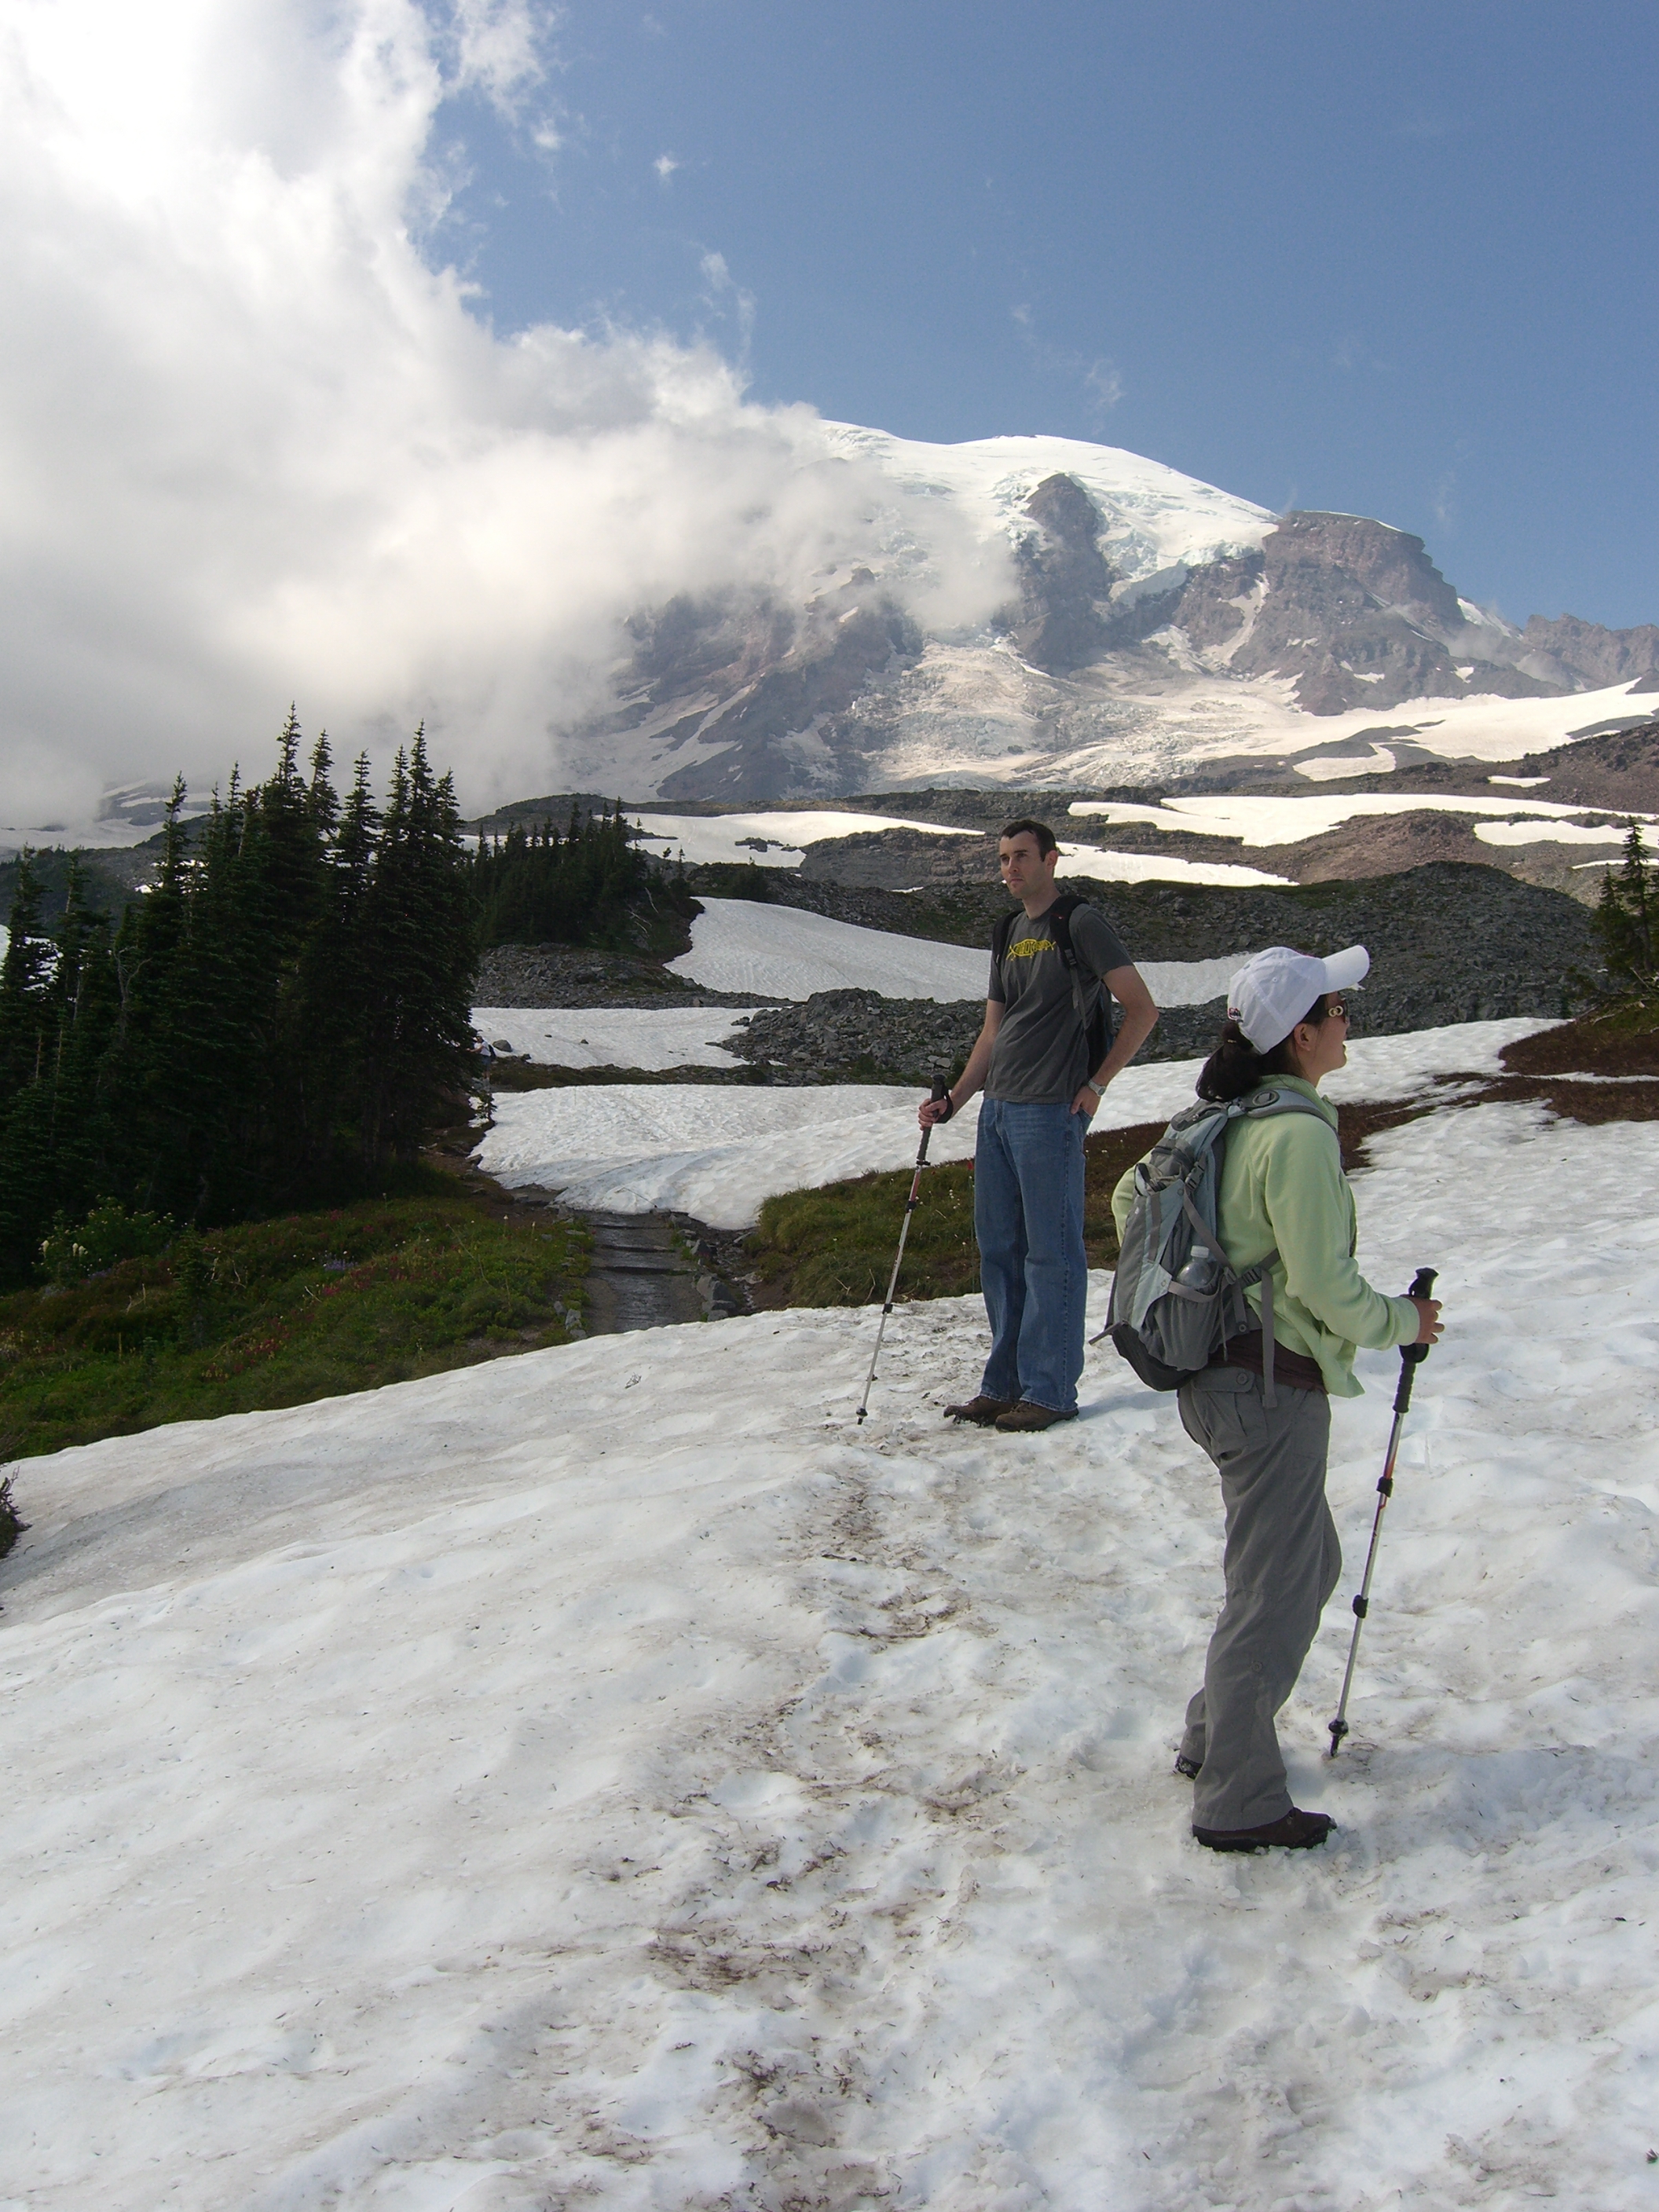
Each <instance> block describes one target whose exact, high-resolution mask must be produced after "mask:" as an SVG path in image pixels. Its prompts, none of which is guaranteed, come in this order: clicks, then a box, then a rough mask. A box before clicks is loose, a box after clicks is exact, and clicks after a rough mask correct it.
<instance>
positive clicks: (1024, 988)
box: [985, 906, 1130, 1105]
mask: <svg viewBox="0 0 1659 2212" xmlns="http://www.w3.org/2000/svg"><path fill="white" fill-rule="evenodd" d="M1053 911H1054V910H1053V908H1050V909H1049V911H1048V914H1045V915H1041V916H1040V917H1039V918H1038V920H1036V921H1027V920H1026V918H1025V916H1024V915H1023V914H1022V915H1016V916H1015V918H1014V926H1013V928H1012V930H1011V931H1010V933H1009V936H1008V943H1007V945H1006V949H1005V951H1004V952H1003V955H1002V958H1001V960H1000V961H998V960H995V959H993V961H992V963H991V987H990V989H989V990H988V991H987V994H986V996H987V998H989V999H990V1000H993V1001H994V1003H995V1004H996V1005H999V1006H1001V1008H1002V1010H1003V1012H1002V1026H1001V1028H1000V1030H998V1031H997V1036H996V1042H995V1043H994V1045H993V1046H992V1048H991V1065H990V1067H989V1068H988V1070H987V1073H986V1077H985V1095H986V1097H987V1098H1000V1099H1003V1100H1006V1102H1007V1103H1010V1104H1013V1103H1019V1104H1021V1105H1049V1104H1054V1103H1059V1102H1060V1101H1063V1102H1064V1103H1066V1104H1067V1105H1069V1104H1070V1103H1071V1102H1072V1100H1073V1098H1074V1097H1076V1096H1077V1094H1078V1091H1079V1089H1080V1088H1081V1086H1082V1085H1084V1084H1085V1083H1086V1082H1087V1081H1088V1079H1089V1078H1090V1077H1091V1075H1092V1074H1093V1073H1094V1069H1093V1068H1092V1067H1091V1066H1090V1065H1089V1041H1088V1037H1087V1035H1086V1033H1085V1029H1084V1026H1083V1024H1081V1023H1080V1022H1079V1020H1078V1012H1077V1000H1076V997H1075V994H1073V987H1072V980H1073V979H1072V973H1071V970H1070V969H1068V968H1067V967H1066V963H1065V962H1064V961H1063V960H1062V959H1061V958H1060V947H1059V946H1058V945H1056V944H1055V942H1054V925H1053V920H1052V916H1053ZM1071 932H1072V950H1073V951H1074V952H1075V953H1076V955H1077V957H1078V962H1079V966H1080V967H1081V969H1082V970H1083V975H1082V977H1081V979H1080V980H1081V981H1082V984H1083V1006H1084V1012H1085V1014H1086V1013H1088V1012H1091V1010H1092V1008H1093V1006H1094V1003H1095V995H1094V994H1096V993H1097V992H1098V991H1100V990H1101V989H1102V988H1103V986H1102V985H1101V984H1100V983H1099V982H1098V981H1091V977H1099V976H1102V975H1109V974H1110V973H1111V971H1112V969H1114V968H1127V967H1128V965H1129V964H1130V963H1129V955H1128V953H1127V951H1125V950H1124V945H1123V940H1122V939H1121V938H1120V937H1119V935H1118V933H1117V932H1116V931H1115V929H1114V928H1113V927H1112V925H1111V923H1110V922H1109V921H1107V919H1106V917H1105V915H1103V914H1101V913H1099V912H1097V909H1096V908H1093V907H1091V906H1079V907H1073V909H1072V916H1071Z"/></svg>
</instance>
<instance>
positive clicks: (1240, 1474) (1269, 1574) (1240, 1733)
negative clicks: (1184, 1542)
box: [1179, 1367, 1342, 1828]
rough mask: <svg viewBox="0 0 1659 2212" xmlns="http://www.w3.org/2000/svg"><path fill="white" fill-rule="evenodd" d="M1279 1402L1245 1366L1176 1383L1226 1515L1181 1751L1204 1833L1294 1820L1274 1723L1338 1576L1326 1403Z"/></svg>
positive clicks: (1294, 1393) (1305, 1393) (1305, 1399)
mask: <svg viewBox="0 0 1659 2212" xmlns="http://www.w3.org/2000/svg"><path fill="white" fill-rule="evenodd" d="M1277 1395H1278V1398H1279V1403H1278V1405H1277V1406H1273V1407H1267V1406H1264V1405H1263V1404H1262V1402H1261V1376H1259V1375H1252V1374H1251V1373H1250V1372H1249V1370H1248V1369H1245V1368H1242V1367H1209V1368H1206V1369H1205V1370H1204V1371H1203V1373H1202V1374H1200V1375H1195V1376H1194V1377H1193V1378H1192V1379H1191V1381H1190V1382H1187V1383H1182V1386H1181V1392H1180V1399H1179V1403H1180V1407H1181V1419H1182V1426H1183V1427H1184V1428H1185V1430H1186V1431H1187V1433H1188V1436H1189V1437H1191V1438H1192V1440H1193V1442H1194V1443H1195V1444H1199V1445H1200V1446H1201V1447H1202V1448H1203V1449H1204V1450H1205V1451H1206V1452H1207V1453H1208V1454H1209V1455H1210V1457H1211V1458H1212V1460H1213V1461H1214V1462H1215V1464H1216V1467H1217V1469H1218V1472H1219V1474H1220V1476H1221V1497H1222V1503H1223V1504H1224V1505H1225V1508H1226V1515H1227V1543H1226V1553H1225V1568H1226V1581H1227V1596H1226V1601H1225V1604H1224V1605H1223V1607H1222V1608H1221V1615H1220V1618H1219V1619H1218V1621H1217V1622H1216V1625H1215V1633H1214V1635H1213V1636H1212V1637H1211V1638H1210V1649H1209V1652H1208V1655H1207V1656H1206V1659H1205V1662H1204V1686H1203V1688H1202V1689H1201V1690H1200V1691H1198V1692H1196V1693H1195V1694H1194V1698H1193V1699H1192V1701H1191V1703H1190V1704H1189V1705H1188V1707H1187V1731H1186V1734H1185V1735H1184V1736H1183V1737H1182V1745H1181V1749H1182V1755H1183V1757H1185V1758H1188V1759H1193V1760H1194V1761H1196V1762H1198V1763H1199V1764H1200V1766H1201V1768H1202V1771H1201V1772H1200V1775H1199V1778H1198V1780H1197V1782H1196V1784H1194V1790H1193V1825H1194V1826H1195V1827H1200V1828H1255V1827H1260V1826H1263V1825H1264V1824H1265V1823H1266V1822H1267V1821H1270V1820H1279V1818H1280V1817H1281V1815H1283V1814H1285V1813H1288V1812H1289V1811H1290V1809H1291V1795H1290V1791H1289V1790H1288V1789H1287V1787H1286V1786H1285V1761H1284V1759H1282V1758H1281V1757H1280V1755H1279V1735H1278V1731H1277V1729H1275V1728H1274V1726H1273V1721H1274V1717H1275V1716H1276V1714H1277V1713H1278V1711H1279V1707H1280V1706H1281V1705H1283V1704H1284V1703H1285V1699H1287V1698H1288V1697H1289V1696H1290V1694H1291V1691H1292V1690H1293V1689H1294V1688H1295V1687H1296V1678H1297V1675H1298V1674H1300V1673H1301V1671H1302V1662H1303V1661H1304V1659H1305V1658H1306V1657H1307V1656H1308V1647H1309V1645H1310V1644H1311V1643H1312V1642H1313V1640H1314V1635H1315V1632H1316V1630H1317V1628H1318V1626H1319V1616H1320V1614H1321V1613H1322V1611H1323V1610H1324V1606H1325V1601H1326V1599H1327V1598H1328V1597H1329V1595H1330V1594H1331V1592H1332V1591H1333V1590H1334V1589H1335V1588H1336V1583H1337V1577H1338V1576H1339V1575H1340V1573H1341V1571H1342V1549H1341V1547H1340V1544H1339V1543H1338V1542H1337V1537H1336V1527H1335V1524H1334V1522H1333V1521H1332V1519H1331V1513H1330V1508H1329V1506H1328V1505H1327V1504H1326V1503H1325V1461H1326V1455H1327V1453H1328V1450H1329V1447H1330V1434H1331V1405H1330V1400H1329V1399H1328V1397H1327V1396H1326V1395H1325V1394H1324V1392H1323V1391H1322V1390H1292V1389H1287V1388H1286V1386H1285V1383H1282V1382H1280V1383H1279V1385H1278V1390H1277Z"/></svg>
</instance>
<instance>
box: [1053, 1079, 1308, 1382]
mask: <svg viewBox="0 0 1659 2212" xmlns="http://www.w3.org/2000/svg"><path fill="white" fill-rule="evenodd" d="M1279 1114H1311V1115H1314V1117H1315V1119H1316V1120H1317V1121H1324V1120H1325V1117H1324V1115H1322V1114H1321V1113H1320V1111H1319V1109H1318V1108H1317V1107H1316V1105H1314V1104H1313V1103H1312V1102H1311V1101H1310V1100H1309V1099H1306V1098H1303V1097H1299V1096H1298V1095H1297V1092H1295V1091H1275V1090H1273V1089H1272V1088H1271V1087H1269V1088H1267V1089H1264V1090H1261V1091H1250V1092H1249V1093H1248V1094H1247V1095H1246V1096H1245V1097H1243V1098H1234V1099H1230V1100H1229V1101H1228V1102H1227V1103H1225V1105H1214V1104H1212V1103H1210V1102H1209V1101H1207V1100H1205V1099H1200V1101H1199V1103H1197V1105H1195V1106H1188V1108H1187V1109H1185V1110H1184V1112H1182V1113H1180V1114H1177V1115H1176V1117H1175V1119H1174V1121H1171V1122H1170V1126H1169V1127H1168V1128H1167V1129H1166V1130H1165V1131H1164V1134H1163V1135H1162V1136H1161V1137H1160V1138H1159V1139H1158V1142H1157V1144H1155V1145H1154V1146H1152V1151H1151V1152H1148V1154H1147V1155H1146V1158H1145V1159H1144V1160H1142V1161H1141V1162H1139V1164H1138V1165H1137V1167H1136V1169H1135V1195H1134V1202H1133V1205H1132V1206H1131V1207H1130V1209H1129V1218H1128V1219H1127V1221H1126V1222H1125V1223H1124V1225H1123V1248H1122V1250H1121V1252H1120V1254H1119V1255H1118V1262H1117V1273H1115V1275H1114V1277H1113V1278H1112V1302H1111V1305H1110V1307H1109V1310H1108V1312H1107V1317H1106V1326H1105V1328H1103V1330H1102V1331H1101V1333H1100V1336H1097V1338H1096V1339H1095V1342H1096V1343H1097V1344H1098V1343H1099V1342H1100V1340H1101V1337H1107V1336H1109V1337H1110V1339H1111V1340H1112V1342H1113V1344H1114V1346H1115V1347H1116V1349H1117V1351H1118V1352H1120V1353H1121V1355H1122V1357H1123V1358H1125V1359H1127V1361H1128V1363H1129V1364H1130V1366H1131V1367H1133V1369H1134V1370H1135V1373H1136V1374H1137V1375H1138V1376H1139V1377H1140V1379H1141V1381H1142V1382H1143V1383H1147V1384H1149V1385H1150V1386H1151V1388H1152V1389H1154V1390H1174V1389H1177V1388H1178V1387H1179V1386H1180V1385H1181V1384H1182V1383H1184V1382H1185V1381H1186V1380H1187V1378H1188V1376H1189V1375H1195V1374H1197V1373H1198V1371H1199V1370H1200V1368H1203V1367H1207V1366H1208V1365H1209V1364H1210V1360H1211V1358H1212V1354H1214V1353H1215V1352H1220V1351H1223V1350H1225V1346H1226V1344H1227V1340H1228V1339H1229V1338H1230V1337H1234V1336H1242V1335H1243V1334H1246V1333H1247V1332H1248V1331H1249V1329H1250V1328H1251V1327H1252V1324H1253V1317H1252V1316H1251V1313H1250V1310H1249V1306H1248V1304H1246V1303H1245V1298H1244V1292H1245V1289H1246V1287H1247V1286H1248V1285H1250V1284H1252V1283H1260V1284H1261V1347H1262V1358H1261V1366H1262V1385H1263V1388H1262V1393H1261V1397H1262V1402H1263V1404H1264V1405H1268V1406H1273V1405H1277V1403H1278V1402H1279V1401H1278V1399H1277V1397H1276V1396H1275V1395H1274V1392H1273V1278H1272V1276H1271V1274H1270V1273H1268V1270H1269V1269H1270V1268H1271V1267H1272V1266H1273V1261H1275V1260H1276V1259H1277V1258H1278V1257H1279V1254H1278V1252H1277V1251H1276V1250H1275V1251H1272V1252H1269V1253H1268V1255H1267V1258H1266V1259H1265V1260H1258V1261H1256V1262H1255V1265H1254V1266H1253V1267H1237V1268H1236V1267H1233V1266H1232V1265H1231V1262H1230V1261H1229V1260H1228V1258H1227V1255H1226V1254H1225V1252H1224V1251H1223V1250H1222V1249H1221V1240H1220V1238H1219V1237H1218V1235H1217V1234H1216V1193H1217V1190H1218V1187H1219V1184H1220V1181H1221V1159H1222V1154H1223V1152H1224V1150H1225V1145H1226V1140H1227V1133H1228V1131H1229V1130H1230V1129H1231V1127H1233V1124H1234V1123H1235V1122H1236V1121H1242V1120H1243V1119H1244V1118H1245V1117H1246V1116H1247V1115H1248V1116H1249V1119H1250V1120H1251V1121H1263V1120H1266V1119H1267V1118H1268V1117H1269V1116H1271V1115H1279ZM1325 1126H1326V1127H1329V1126H1330V1125H1329V1124H1328V1122H1327V1123H1326V1125H1325Z"/></svg>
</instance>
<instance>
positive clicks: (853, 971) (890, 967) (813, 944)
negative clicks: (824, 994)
mask: <svg viewBox="0 0 1659 2212" xmlns="http://www.w3.org/2000/svg"><path fill="white" fill-rule="evenodd" d="M668 966H669V968H670V969H671V970H672V971H673V973H674V974H676V975H684V977H685V978H686V979H687V981H690V982H693V983H699V984H701V985H702V987H703V989H704V990H706V991H736V992H742V991H752V992H754V993H755V994H756V995H757V997H759V998H766V999H810V998H811V995H812V994H813V992H814V991H879V992H880V993H881V994H882V995H883V997H884V998H888V999H983V997H984V996H985V986H986V979H987V975H988V974H989V972H990V956H989V954H988V952H987V951H983V950H979V951H975V949H974V948H972V947H970V946H968V945H936V944H935V943H934V942H933V940H932V939H930V938H925V937H897V936H895V935H894V934H893V933H891V932H890V931H888V930H882V929H862V928H860V927H859V926H858V925H857V924H856V923H854V922H848V921H832V920H831V919H830V917H829V915H822V914H808V913H806V912H805V911H804V910H803V909H802V908H799V907H787V906H771V905H766V904H762V903H760V902H755V901H751V900H749V899H717V898H711V899H705V900H704V901H703V902H702V913H701V914H700V915H697V916H696V920H695V921H693V922H692V924H691V950H690V951H689V952H683V953H682V954H681V955H680V957H679V958H678V960H671V961H670V962H669V963H668Z"/></svg>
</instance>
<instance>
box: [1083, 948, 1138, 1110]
mask: <svg viewBox="0 0 1659 2212" xmlns="http://www.w3.org/2000/svg"><path fill="white" fill-rule="evenodd" d="M1102 981H1103V982H1104V984H1105V986H1106V988H1107V989H1108V990H1109V992H1110V993H1111V994H1112V996H1113V997H1114V998H1115V1000H1117V1002H1118V1004H1119V1006H1121V1007H1122V1009H1123V1019H1122V1021H1121V1024H1119V1027H1118V1032H1117V1035H1116V1036H1115V1037H1114V1038H1113V1040H1112V1048H1111V1050H1110V1051H1109V1053H1108V1054H1107V1055H1106V1057H1105V1059H1104V1060H1102V1061H1101V1063H1100V1066H1098V1067H1097V1069H1096V1070H1095V1072H1094V1073H1093V1075H1092V1076H1091V1078H1090V1079H1089V1080H1088V1082H1086V1083H1085V1085H1083V1087H1082V1089H1081V1090H1080V1091H1079V1092H1078V1094H1077V1097H1075V1098H1073V1101H1072V1111H1073V1113H1074V1114H1092V1113H1094V1112H1096V1111H1097V1109H1098V1107H1099V1105H1100V1101H1101V1095H1102V1093H1103V1091H1104V1090H1105V1088H1106V1086H1107V1085H1108V1084H1109V1082H1110V1081H1111V1079H1112V1078H1113V1077H1114V1076H1115V1075H1116V1074H1117V1073H1120V1071H1121V1069H1123V1068H1125V1067H1127V1066H1128V1064H1129V1062H1130V1061H1131V1060H1133V1058H1134V1056H1135V1054H1137V1053H1138V1052H1139V1050H1140V1048H1141V1046H1142V1045H1143V1044H1145V1043H1146V1040H1147V1038H1148V1037H1149V1036H1151V1035H1152V1031H1153V1030H1154V1029H1155V1028H1156V1027H1157V1025H1158V1008H1157V1007H1156V1006H1154V1005H1153V1003H1152V993H1151V992H1150V991H1149V990H1148V989H1147V988H1146V981H1145V979H1144V978H1143V976H1142V975H1141V973H1140V970H1139V968H1137V967H1135V966H1133V964H1131V965H1130V966H1128V967H1125V968H1112V969H1108V971H1107V973H1106V975H1104V976H1103V978H1102Z"/></svg>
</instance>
